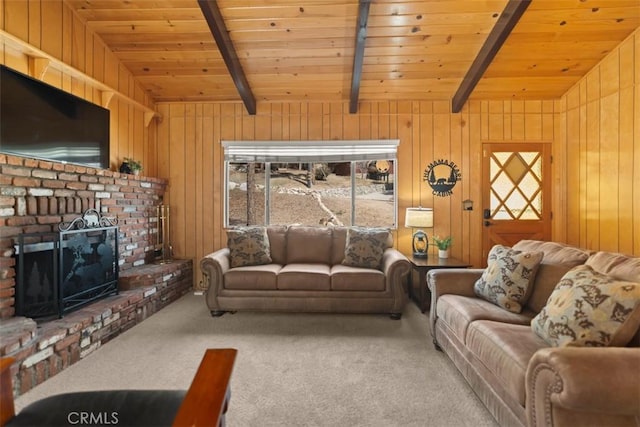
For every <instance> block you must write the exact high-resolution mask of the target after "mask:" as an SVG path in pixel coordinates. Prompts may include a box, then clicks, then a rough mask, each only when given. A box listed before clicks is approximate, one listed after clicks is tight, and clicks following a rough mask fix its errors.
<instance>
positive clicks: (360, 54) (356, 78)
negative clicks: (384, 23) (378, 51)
mask: <svg viewBox="0 0 640 427" xmlns="http://www.w3.org/2000/svg"><path fill="white" fill-rule="evenodd" d="M370 5H371V0H360V7H359V8H358V23H357V24H356V51H355V55H354V56H353V72H352V73H351V96H350V98H349V113H351V114H355V113H357V112H358V97H359V96H360V80H361V79H362V63H363V62H364V44H365V42H366V41H367V21H368V20H369V6H370Z"/></svg>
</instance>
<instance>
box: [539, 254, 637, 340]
mask: <svg viewBox="0 0 640 427" xmlns="http://www.w3.org/2000/svg"><path fill="white" fill-rule="evenodd" d="M638 327H640V283H634V282H625V281H621V280H616V279H614V278H612V277H610V276H606V275H604V274H602V273H598V272H597V271H594V270H593V269H592V268H591V267H590V266H588V265H580V266H577V267H574V268H573V269H571V270H570V271H569V272H567V274H565V275H564V276H563V278H562V279H561V280H560V282H558V284H557V285H556V287H555V289H554V290H553V292H552V293H551V295H550V296H549V300H548V301H547V305H545V306H544V308H543V309H542V311H540V313H539V314H538V315H537V316H536V317H534V318H533V320H532V321H531V328H532V329H533V331H534V332H535V333H536V334H538V335H539V336H540V337H541V338H542V339H543V340H545V341H546V342H547V343H548V344H550V345H552V346H554V347H563V346H592V347H603V346H625V345H627V344H628V343H629V341H631V339H632V338H633V335H634V334H635V333H636V332H637V330H638Z"/></svg>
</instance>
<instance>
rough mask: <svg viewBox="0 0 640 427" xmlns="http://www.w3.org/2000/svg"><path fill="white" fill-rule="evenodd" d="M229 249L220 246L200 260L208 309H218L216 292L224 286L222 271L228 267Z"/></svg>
mask: <svg viewBox="0 0 640 427" xmlns="http://www.w3.org/2000/svg"><path fill="white" fill-rule="evenodd" d="M229 253H230V251H229V249H228V248H222V249H219V250H217V251H215V252H213V253H210V254H209V255H207V256H205V257H204V258H202V259H201V260H200V269H201V270H202V276H203V279H204V285H205V289H206V291H205V292H206V297H207V305H208V306H209V309H210V310H219V309H220V307H219V305H218V294H219V293H220V290H222V289H223V288H224V273H226V272H227V271H228V270H229V269H230V268H231V264H230V260H229Z"/></svg>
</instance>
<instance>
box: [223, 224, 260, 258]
mask: <svg viewBox="0 0 640 427" xmlns="http://www.w3.org/2000/svg"><path fill="white" fill-rule="evenodd" d="M227 247H228V248H229V251H230V257H231V267H232V268H233V267H244V266H249V265H262V264H269V263H271V255H270V247H269V237H268V235H267V229H266V228H265V227H238V228H233V229H229V230H227Z"/></svg>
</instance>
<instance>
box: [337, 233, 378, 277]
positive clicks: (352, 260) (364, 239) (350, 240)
mask: <svg viewBox="0 0 640 427" xmlns="http://www.w3.org/2000/svg"><path fill="white" fill-rule="evenodd" d="M388 239H389V231H388V230H384V229H379V228H358V227H351V228H349V230H348V231H347V243H346V245H345V251H344V260H343V261H342V264H343V265H348V266H351V267H361V268H377V269H379V268H380V264H382V255H383V254H384V251H385V249H387V241H388Z"/></svg>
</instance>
